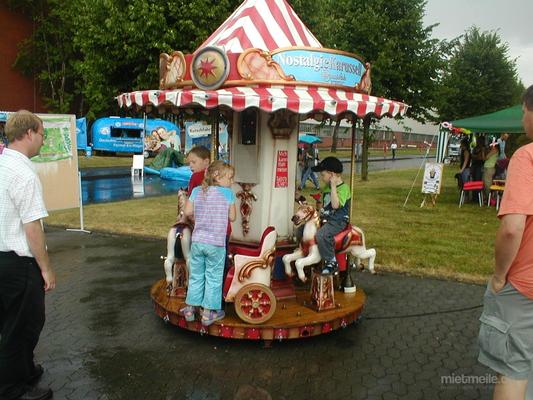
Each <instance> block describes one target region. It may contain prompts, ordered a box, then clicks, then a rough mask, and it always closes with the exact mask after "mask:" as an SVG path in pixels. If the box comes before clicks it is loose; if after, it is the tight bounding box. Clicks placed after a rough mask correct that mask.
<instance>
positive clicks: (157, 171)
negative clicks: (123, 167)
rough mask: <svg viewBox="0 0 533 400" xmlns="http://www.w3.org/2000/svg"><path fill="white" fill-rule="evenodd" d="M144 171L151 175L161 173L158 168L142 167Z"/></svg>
mask: <svg viewBox="0 0 533 400" xmlns="http://www.w3.org/2000/svg"><path fill="white" fill-rule="evenodd" d="M144 172H145V173H147V174H152V175H161V172H160V171H159V170H158V169H154V168H150V167H144Z"/></svg>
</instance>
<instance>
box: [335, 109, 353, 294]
mask: <svg viewBox="0 0 533 400" xmlns="http://www.w3.org/2000/svg"><path fill="white" fill-rule="evenodd" d="M339 118H340V116H339ZM355 121H356V117H355V115H354V116H353V118H352V159H351V160H350V188H351V190H352V196H351V197H352V200H351V201H350V220H351V219H352V215H353V208H354V201H353V190H354V186H355V154H356V150H357V142H356V140H357V132H356V130H355ZM347 257H349V256H347ZM350 261H353V260H350ZM351 268H352V262H348V263H347V265H346V271H345V275H344V279H343V282H342V286H343V288H344V291H345V292H346V293H354V292H355V290H356V288H355V283H354V282H353V280H352V274H351Z"/></svg>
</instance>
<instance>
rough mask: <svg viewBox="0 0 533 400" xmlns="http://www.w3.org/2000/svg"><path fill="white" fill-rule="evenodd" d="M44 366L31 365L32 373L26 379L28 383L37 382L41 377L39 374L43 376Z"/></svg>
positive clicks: (33, 383)
mask: <svg viewBox="0 0 533 400" xmlns="http://www.w3.org/2000/svg"><path fill="white" fill-rule="evenodd" d="M43 373H44V368H43V366H42V365H41V364H35V366H34V367H33V373H32V374H31V375H30V378H29V379H28V382H27V383H28V385H31V386H33V385H35V384H36V383H37V382H39V379H41V376H43Z"/></svg>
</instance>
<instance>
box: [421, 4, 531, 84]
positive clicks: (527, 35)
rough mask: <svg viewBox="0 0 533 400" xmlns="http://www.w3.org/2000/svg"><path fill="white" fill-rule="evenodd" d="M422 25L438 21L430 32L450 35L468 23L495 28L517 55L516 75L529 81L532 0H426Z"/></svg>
mask: <svg viewBox="0 0 533 400" xmlns="http://www.w3.org/2000/svg"><path fill="white" fill-rule="evenodd" d="M424 22H425V25H426V26H427V25H430V24H434V23H439V26H437V27H435V28H434V29H433V36H434V37H436V38H439V39H452V38H454V37H457V36H459V35H461V34H462V33H464V32H465V30H466V29H468V28H469V27H470V26H472V25H476V26H478V27H479V28H481V30H482V31H488V30H498V32H499V35H500V38H501V39H502V41H503V42H507V43H508V44H509V55H510V56H511V57H512V58H517V71H518V76H519V77H520V79H522V83H523V84H524V86H525V87H526V88H527V87H528V86H530V85H533V31H532V29H531V26H532V24H533V0H507V1H501V0H427V6H426V17H425V19H424Z"/></svg>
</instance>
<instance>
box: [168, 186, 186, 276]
mask: <svg viewBox="0 0 533 400" xmlns="http://www.w3.org/2000/svg"><path fill="white" fill-rule="evenodd" d="M186 202H187V192H186V191H185V190H179V191H178V220H180V219H182V215H183V210H184V209H185V203H186ZM191 235H192V226H191V225H190V224H189V223H187V222H177V223H175V224H174V225H173V226H172V228H170V230H169V231H168V235H167V256H166V257H165V262H164V268H165V279H166V281H167V283H168V284H171V283H172V278H173V277H174V263H175V262H176V259H177V258H176V241H177V239H179V244H180V247H179V248H178V257H179V258H180V259H182V260H184V261H185V263H186V265H187V270H188V269H189V261H188V260H189V252H190V250H191ZM180 249H181V254H179V253H180V252H179V250H180Z"/></svg>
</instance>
